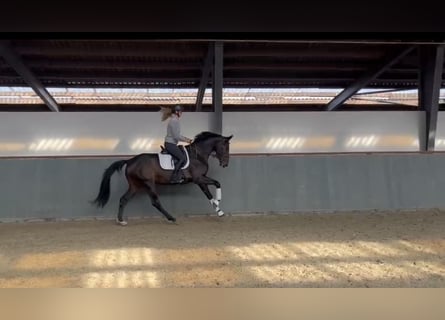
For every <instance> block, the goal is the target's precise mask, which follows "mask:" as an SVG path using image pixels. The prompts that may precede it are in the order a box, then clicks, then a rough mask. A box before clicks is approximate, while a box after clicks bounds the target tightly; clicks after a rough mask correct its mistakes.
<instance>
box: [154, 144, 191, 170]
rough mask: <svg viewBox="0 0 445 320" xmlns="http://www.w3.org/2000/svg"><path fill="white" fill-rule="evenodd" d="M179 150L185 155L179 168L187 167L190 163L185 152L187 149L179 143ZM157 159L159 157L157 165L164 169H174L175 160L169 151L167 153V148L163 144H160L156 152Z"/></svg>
mask: <svg viewBox="0 0 445 320" xmlns="http://www.w3.org/2000/svg"><path fill="white" fill-rule="evenodd" d="M178 147H179V150H181V152H182V153H184V154H185V156H186V159H187V160H186V161H185V164H184V165H183V166H182V168H181V169H186V168H188V166H189V164H190V159H189V154H188V152H187V149H186V148H184V146H181V145H179V146H178ZM158 159H159V165H160V166H161V168H162V169H164V170H174V169H175V163H174V161H177V160H176V158H175V157H173V156H172V155H171V154H170V153H168V151H167V150H165V148H164V147H163V146H161V152H159V153H158Z"/></svg>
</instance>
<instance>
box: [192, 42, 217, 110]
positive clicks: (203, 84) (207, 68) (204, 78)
mask: <svg viewBox="0 0 445 320" xmlns="http://www.w3.org/2000/svg"><path fill="white" fill-rule="evenodd" d="M213 51H214V45H213V44H210V45H209V50H208V51H207V56H206V58H205V61H204V64H203V66H202V75H201V80H200V81H199V89H198V95H197V96H196V111H197V112H200V111H202V101H203V100H204V93H205V90H206V88H207V84H208V83H209V79H210V74H211V71H212V65H213V64H212V62H213V56H214V53H213Z"/></svg>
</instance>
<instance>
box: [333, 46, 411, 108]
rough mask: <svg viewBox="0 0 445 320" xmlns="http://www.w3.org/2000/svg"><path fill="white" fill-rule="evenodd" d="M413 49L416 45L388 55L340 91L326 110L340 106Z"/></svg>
mask: <svg viewBox="0 0 445 320" xmlns="http://www.w3.org/2000/svg"><path fill="white" fill-rule="evenodd" d="M413 49H414V46H411V47H408V48H405V49H403V50H402V51H399V52H396V53H395V54H392V55H390V56H388V57H386V59H384V60H383V62H381V63H380V64H379V65H377V66H376V67H375V68H373V69H371V70H369V71H368V72H367V73H365V74H364V75H363V76H361V77H360V78H358V79H357V80H356V81H355V82H354V83H352V84H351V85H350V86H349V87H347V88H345V89H344V90H343V91H342V92H340V93H339V94H338V95H337V96H336V97H335V98H334V99H332V100H331V101H330V102H329V103H328V105H327V106H326V110H327V111H332V110H335V109H336V108H338V107H339V106H340V105H342V104H343V103H344V102H345V101H346V100H348V99H349V98H350V97H352V96H353V95H354V94H355V93H356V92H358V91H359V90H360V89H362V88H363V87H365V86H366V85H367V84H368V83H369V82H371V81H373V80H374V79H376V78H377V77H378V76H379V75H380V74H382V73H383V72H385V71H386V70H388V69H389V68H390V67H391V66H392V65H393V64H394V63H396V62H397V61H399V60H400V59H401V58H403V57H404V56H406V55H407V54H408V53H409V52H411V51H412V50H413Z"/></svg>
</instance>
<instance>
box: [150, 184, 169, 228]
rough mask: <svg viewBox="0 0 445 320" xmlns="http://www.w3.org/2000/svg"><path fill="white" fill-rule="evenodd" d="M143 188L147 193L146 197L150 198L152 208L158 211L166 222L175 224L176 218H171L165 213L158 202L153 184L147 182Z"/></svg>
mask: <svg viewBox="0 0 445 320" xmlns="http://www.w3.org/2000/svg"><path fill="white" fill-rule="evenodd" d="M145 187H146V191H147V193H148V195H149V196H150V199H151V204H152V205H153V207H155V208H156V209H158V210H159V211H160V212H161V213H162V214H163V215H164V216H165V217H166V218H167V220H168V221H172V222H175V221H176V218H175V217H173V216H171V215H170V214H169V213H168V212H167V210H165V209H164V207H162V205H161V202H160V201H159V195H158V194H157V193H156V190H155V187H154V184H153V183H148V182H147V183H146V184H145Z"/></svg>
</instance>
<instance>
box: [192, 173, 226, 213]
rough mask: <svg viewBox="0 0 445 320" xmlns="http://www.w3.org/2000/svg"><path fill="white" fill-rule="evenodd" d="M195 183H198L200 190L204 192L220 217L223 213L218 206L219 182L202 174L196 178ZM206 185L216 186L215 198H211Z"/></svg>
mask: <svg viewBox="0 0 445 320" xmlns="http://www.w3.org/2000/svg"><path fill="white" fill-rule="evenodd" d="M196 183H197V184H198V186H199V188H200V189H201V190H202V192H204V194H205V195H206V197H207V199H209V201H210V203H211V204H212V206H213V208H214V209H215V212H216V213H217V214H218V216H219V217H222V216H223V215H224V212H223V211H222V210H221V209H220V208H219V203H220V201H221V184H220V183H219V182H218V181H216V180H214V179H211V178H208V177H204V176H203V177H200V178H199V179H197V181H196ZM208 185H214V186H215V187H216V199H215V198H213V196H212V194H211V193H210V191H209V187H208Z"/></svg>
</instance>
